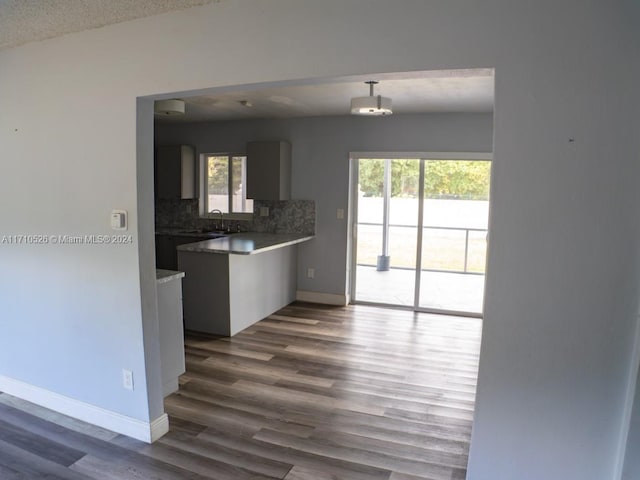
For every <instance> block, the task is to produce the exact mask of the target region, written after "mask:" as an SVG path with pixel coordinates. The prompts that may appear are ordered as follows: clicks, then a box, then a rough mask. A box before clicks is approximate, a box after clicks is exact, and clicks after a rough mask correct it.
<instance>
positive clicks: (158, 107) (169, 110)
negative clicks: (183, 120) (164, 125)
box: [153, 98, 184, 115]
mask: <svg viewBox="0 0 640 480" xmlns="http://www.w3.org/2000/svg"><path fill="white" fill-rule="evenodd" d="M153 111H154V113H155V114H156V115H184V100H180V99H179V98H171V99H169V100H156V101H155V103H154V105H153Z"/></svg>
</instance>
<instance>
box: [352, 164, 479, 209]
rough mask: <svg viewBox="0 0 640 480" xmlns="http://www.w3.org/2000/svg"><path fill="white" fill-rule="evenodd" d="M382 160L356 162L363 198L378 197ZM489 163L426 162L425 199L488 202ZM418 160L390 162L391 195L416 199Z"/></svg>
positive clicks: (418, 172)
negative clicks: (358, 166) (457, 199)
mask: <svg viewBox="0 0 640 480" xmlns="http://www.w3.org/2000/svg"><path fill="white" fill-rule="evenodd" d="M384 163H385V160H383V159H365V160H360V168H359V175H360V179H359V180H360V190H361V191H362V192H363V193H364V195H365V196H367V197H381V196H382V192H383V185H384ZM490 172H491V162H489V161H469V160H427V161H426V162H425V175H424V176H425V191H424V195H425V198H459V199H468V200H488V199H489V175H490ZM419 179H420V161H419V160H415V159H398V160H392V161H391V196H392V197H407V198H415V197H417V196H418V189H419V184H418V182H419Z"/></svg>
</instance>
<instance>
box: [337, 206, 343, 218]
mask: <svg viewBox="0 0 640 480" xmlns="http://www.w3.org/2000/svg"><path fill="white" fill-rule="evenodd" d="M336 217H337V218H338V220H342V219H344V208H339V209H338V211H337V213H336Z"/></svg>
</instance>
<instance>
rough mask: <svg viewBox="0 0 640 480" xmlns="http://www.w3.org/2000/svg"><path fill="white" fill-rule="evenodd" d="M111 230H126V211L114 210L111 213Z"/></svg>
mask: <svg viewBox="0 0 640 480" xmlns="http://www.w3.org/2000/svg"><path fill="white" fill-rule="evenodd" d="M111 228H112V229H113V230H126V229H127V212H126V210H114V211H113V212H111Z"/></svg>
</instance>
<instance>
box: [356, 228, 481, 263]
mask: <svg viewBox="0 0 640 480" xmlns="http://www.w3.org/2000/svg"><path fill="white" fill-rule="evenodd" d="M357 225H358V226H360V225H366V226H372V227H383V224H382V223H370V222H358V224H357ZM389 227H398V228H415V229H416V230H417V229H418V226H417V225H402V224H389ZM422 229H423V230H451V231H454V230H455V231H462V232H465V234H464V269H463V270H450V269H446V270H445V269H433V268H422V269H421V270H422V271H425V272H444V273H464V274H467V275H484V270H483V271H481V272H470V271H469V232H484V233H488V232H489V231H488V230H487V229H486V228H468V227H436V226H432V225H424V226H423V227H422ZM358 265H362V266H375V265H370V264H365V263H358ZM391 268H398V269H411V268H409V267H397V266H396V267H394V266H391ZM411 270H412V269H411Z"/></svg>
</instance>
